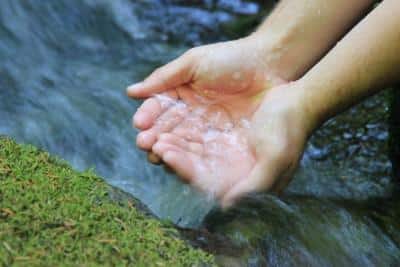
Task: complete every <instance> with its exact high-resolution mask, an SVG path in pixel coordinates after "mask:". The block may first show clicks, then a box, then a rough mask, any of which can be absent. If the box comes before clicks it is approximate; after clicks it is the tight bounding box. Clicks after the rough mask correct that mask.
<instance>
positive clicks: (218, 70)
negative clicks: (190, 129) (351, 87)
mask: <svg viewBox="0 0 400 267" xmlns="http://www.w3.org/2000/svg"><path fill="white" fill-rule="evenodd" d="M263 59H264V57H263V55H262V52H261V51H259V49H258V48H257V47H256V46H255V43H254V42H252V41H250V40H248V39H241V40H237V41H232V42H225V43H219V44H213V45H207V46H202V47H198V48H194V49H191V50H189V51H188V52H186V53H185V54H184V55H182V56H181V57H179V58H178V59H176V60H174V61H172V62H171V63H169V64H167V65H165V66H163V67H161V68H159V69H158V70H156V71H154V72H153V73H152V74H151V75H150V76H149V77H148V78H147V79H145V80H144V81H143V82H141V83H139V84H136V85H133V86H130V87H129V88H128V90H127V92H128V95H129V96H131V97H133V98H147V100H145V102H144V103H143V104H142V105H141V107H140V108H139V109H138V111H137V112H136V114H135V116H134V119H133V122H134V126H135V127H137V128H138V129H140V130H141V132H140V133H139V134H138V136H137V145H138V147H140V148H141V149H144V150H147V151H150V150H151V148H152V146H153V145H154V144H155V142H156V141H157V139H158V137H159V136H160V135H161V134H162V133H167V132H170V131H171V130H172V129H174V127H176V126H177V125H178V124H179V123H181V122H182V120H183V118H184V117H185V112H187V110H186V109H183V108H182V106H176V105H170V104H168V103H167V102H164V103H162V102H161V101H160V98H159V97H155V94H159V93H163V95H164V96H168V97H170V98H172V99H174V100H181V101H182V102H183V103H186V104H188V105H189V106H193V105H198V104H199V99H196V98H197V97H198V96H200V97H201V98H202V99H203V100H204V99H205V100H206V101H207V102H215V103H218V105H219V106H220V107H222V108H223V109H225V110H226V112H227V113H228V114H229V115H230V116H232V117H233V119H236V118H243V117H249V115H251V114H252V113H253V111H254V109H255V107H256V106H257V105H258V102H259V100H260V99H261V95H262V94H263V92H264V91H265V90H266V89H268V88H271V87H272V86H275V85H278V84H281V83H284V81H283V80H282V79H280V78H279V77H278V76H277V75H276V74H274V71H273V70H272V69H269V68H268V66H267V63H266V62H265V61H264V60H263Z"/></svg>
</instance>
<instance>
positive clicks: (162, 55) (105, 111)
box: [0, 0, 400, 266]
mask: <svg viewBox="0 0 400 267" xmlns="http://www.w3.org/2000/svg"><path fill="white" fill-rule="evenodd" d="M271 2H272V1H271ZM261 9H262V7H261V6H259V5H258V4H257V3H252V2H245V1H241V0H234V1H226V0H225V1H212V0H208V1H206V0H204V1H200V0H196V1H195V0H193V1H178V0H170V1H167V0H164V1H163V0H57V1H53V0H2V1H0V118H1V121H0V134H4V135H8V136H11V137H13V138H15V139H16V140H18V141H19V142H24V143H31V144H34V145H37V146H39V147H41V148H43V149H45V150H47V151H49V152H51V153H52V154H56V155H59V156H60V157H61V158H64V159H66V160H67V161H69V162H70V163H71V164H72V165H73V166H74V167H75V168H77V169H80V170H83V169H87V168H94V169H95V171H96V172H97V173H98V174H99V175H101V176H102V177H104V178H105V179H106V181H107V182H108V183H110V184H112V185H114V186H116V187H118V188H121V189H122V190H124V191H125V192H128V193H130V194H132V195H133V196H135V197H136V198H138V199H140V200H141V201H142V202H143V203H144V204H145V205H147V206H148V207H149V208H150V209H151V211H152V212H153V213H154V214H156V215H157V216H159V217H161V218H163V219H168V220H171V221H173V222H174V223H176V224H178V225H179V226H181V227H185V228H192V229H195V230H185V231H187V236H188V238H190V239H191V240H192V241H193V242H194V243H195V244H196V245H198V246H201V247H203V248H204V249H206V250H209V251H211V252H212V253H214V254H215V255H217V258H218V261H219V262H220V263H221V264H222V265H225V266H398V265H400V248H399V244H400V231H399V230H400V205H398V204H400V202H399V200H397V199H396V197H394V196H396V194H395V193H394V191H395V189H396V188H395V185H394V183H393V182H392V181H391V177H390V171H391V166H390V162H389V160H388V158H387V156H386V150H387V148H386V144H387V139H388V133H387V128H388V127H387V125H386V117H387V109H388V107H387V104H386V101H385V98H386V95H385V93H382V94H380V95H378V96H375V97H374V98H372V99H370V100H368V101H367V102H364V103H362V104H360V105H359V106H357V107H356V108H353V109H351V110H350V111H348V112H346V113H345V114H342V115H340V116H339V117H338V118H336V119H334V120H331V121H329V122H328V123H327V124H326V125H325V126H324V127H323V128H322V129H321V130H320V131H318V132H317V133H316V134H315V135H314V136H313V137H312V140H311V142H310V143H309V146H308V148H307V151H306V153H305V155H304V158H303V160H302V164H301V167H300V169H299V171H298V172H297V174H296V177H295V179H294V181H293V183H292V184H291V185H290V187H289V189H288V190H287V193H286V194H285V195H284V196H283V197H282V198H279V199H278V198H276V197H273V196H269V195H263V196H257V197H251V198H249V199H247V200H246V201H244V202H243V203H242V204H241V205H239V206H238V207H237V208H235V209H233V210H231V211H230V212H228V213H221V212H219V211H218V210H215V209H214V203H212V202H211V201H209V200H207V198H206V197H204V196H203V195H201V194H199V193H197V192H195V191H194V190H192V189H191V188H190V187H188V186H187V185H184V184H182V183H181V182H179V181H178V180H177V179H176V177H175V176H174V175H173V174H170V173H168V172H167V171H166V170H165V169H164V168H163V167H160V166H152V165H150V164H149V163H148V162H147V160H146V155H145V153H143V152H141V151H139V150H138V149H137V148H136V147H135V141H134V140H135V135H136V134H137V131H136V130H134V129H132V126H131V116H132V114H133V113H134V111H135V110H136V108H137V107H138V106H139V104H140V102H138V101H132V100H130V99H128V98H127V97H126V96H125V87H126V86H127V85H129V84H131V83H134V82H136V81H139V80H141V79H142V78H143V77H145V76H146V75H147V74H149V73H150V72H151V71H152V70H153V69H154V68H155V67H157V66H160V65H162V64H163V63H166V62H168V61H169V60H170V59H172V58H174V57H176V56H177V55H179V54H180V53H182V52H183V51H185V50H186V49H187V48H189V47H191V46H194V45H200V44H204V43H210V42H216V41H222V40H226V39H228V38H229V37H230V36H232V33H231V31H232V29H236V28H238V26H237V25H243V24H245V23H242V22H243V21H245V22H246V21H247V22H248V18H249V17H251V16H256V14H257V12H260V11H261Z"/></svg>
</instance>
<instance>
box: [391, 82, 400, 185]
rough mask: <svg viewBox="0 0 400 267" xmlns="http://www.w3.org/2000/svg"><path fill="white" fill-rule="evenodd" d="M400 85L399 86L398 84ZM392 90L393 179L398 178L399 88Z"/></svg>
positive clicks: (399, 154)
mask: <svg viewBox="0 0 400 267" xmlns="http://www.w3.org/2000/svg"><path fill="white" fill-rule="evenodd" d="M399 87H400V86H399ZM399 87H398V88H396V89H395V90H393V92H392V97H391V99H390V101H391V103H390V117H389V125H390V127H389V131H390V142H389V149H390V159H391V161H392V166H393V175H394V177H395V179H399V180H400V88H399Z"/></svg>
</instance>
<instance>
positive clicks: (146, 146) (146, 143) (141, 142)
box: [136, 132, 156, 150]
mask: <svg viewBox="0 0 400 267" xmlns="http://www.w3.org/2000/svg"><path fill="white" fill-rule="evenodd" d="M155 139H156V138H155V137H154V135H153V134H151V133H149V132H141V133H139V134H138V135H137V137H136V145H137V146H138V147H139V148H140V149H143V150H150V149H151V147H152V146H153V144H154V143H155V141H156V140H155Z"/></svg>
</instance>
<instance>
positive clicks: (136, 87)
mask: <svg viewBox="0 0 400 267" xmlns="http://www.w3.org/2000/svg"><path fill="white" fill-rule="evenodd" d="M142 87H143V83H142V82H139V83H135V84H132V85H130V86H128V87H127V88H126V94H127V95H128V96H129V97H134V98H136V97H140V91H141V90H140V89H141V88H142Z"/></svg>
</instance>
